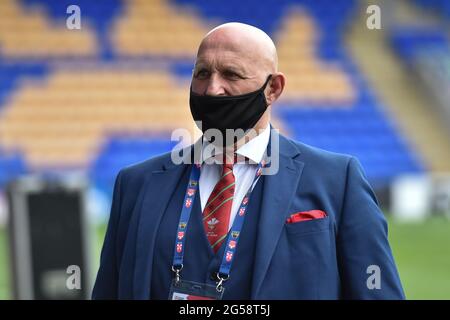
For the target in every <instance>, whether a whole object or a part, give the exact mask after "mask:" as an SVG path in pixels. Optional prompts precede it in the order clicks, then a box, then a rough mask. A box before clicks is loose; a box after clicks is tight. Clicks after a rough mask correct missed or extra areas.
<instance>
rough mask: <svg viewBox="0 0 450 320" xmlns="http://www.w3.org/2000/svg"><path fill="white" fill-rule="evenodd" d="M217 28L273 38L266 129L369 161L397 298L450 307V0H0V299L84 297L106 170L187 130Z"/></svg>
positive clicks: (109, 177)
mask: <svg viewBox="0 0 450 320" xmlns="http://www.w3.org/2000/svg"><path fill="white" fill-rule="evenodd" d="M73 4H75V5H78V6H79V8H80V9H81V29H80V30H70V29H68V28H67V26H66V20H67V18H68V17H70V16H71V14H70V13H69V14H68V13H67V11H66V10H67V8H68V6H69V5H73ZM370 5H377V6H378V7H379V8H380V12H379V13H380V18H381V29H371V28H370V26H371V25H373V19H375V18H376V17H375V18H374V17H372V18H371V16H372V15H373V14H374V13H375V14H376V8H375V9H373V7H370V8H372V9H370V10H369V12H367V10H368V7H369V6H370ZM372 10H375V11H372ZM368 20H369V21H368ZM227 21H239V22H245V23H249V24H252V25H254V26H257V27H259V28H261V29H263V30H264V31H266V32H267V33H268V34H269V35H270V36H271V37H272V38H273V39H274V41H275V43H276V45H277V48H278V54H279V69H280V71H282V72H284V73H285V74H286V76H287V86H286V89H285V92H284V94H283V97H282V99H281V100H280V101H279V102H277V103H276V105H275V106H274V107H273V111H274V119H273V124H274V126H275V127H276V128H279V129H280V130H281V131H282V132H283V133H285V134H287V135H288V136H290V137H292V138H294V139H297V140H299V141H302V142H305V143H307V144H311V145H314V146H317V147H320V148H324V149H327V150H331V151H336V152H341V153H347V154H352V155H354V156H356V157H358V158H359V160H360V161H361V163H362V164H363V166H364V168H365V171H366V174H367V177H368V179H369V180H370V182H371V184H372V186H373V188H374V189H375V191H376V194H377V196H378V199H379V201H380V204H381V206H382V209H383V211H384V212H385V214H386V217H387V219H388V222H389V238H390V242H391V246H392V249H393V253H394V256H395V259H396V262H397V265H398V268H399V272H400V277H401V279H402V282H403V285H404V289H405V291H406V296H407V298H409V299H450V46H449V43H450V42H449V34H450V33H449V31H450V28H449V26H450V1H448V0H410V1H406V0H396V1H389V0H387V1H381V0H380V1H375V0H374V1H362V0H361V1H357V0H328V1H327V0H278V1H269V0H267V1H262V0H248V1H240V0H228V1H216V0H210V1H200V0H96V1H89V0H58V1H55V0H53V1H52V0H0V299H13V298H29V299H33V298H85V297H87V295H88V293H89V291H90V288H91V287H92V283H93V280H94V277H95V273H96V271H97V268H98V264H99V254H100V249H101V245H102V242H103V237H104V233H105V224H106V222H107V219H108V216H109V209H110V202H111V195H112V188H113V183H114V179H115V176H116V174H117V173H118V171H119V169H120V168H122V167H124V166H127V165H130V164H133V163H136V162H139V161H142V160H144V159H147V158H149V157H151V156H153V155H156V154H159V153H162V152H165V151H169V150H171V148H172V147H173V146H174V145H175V144H177V141H171V139H170V138H171V132H172V131H173V130H174V129H177V128H187V129H188V130H192V129H193V123H192V120H191V115H190V111H189V105H188V96H189V84H190V77H191V71H192V68H193V63H194V59H195V54H196V50H197V46H198V44H199V42H200V40H201V39H202V37H203V36H204V34H205V33H206V32H207V31H208V30H209V29H211V28H212V27H214V26H216V25H218V24H220V23H224V22H227ZM371 21H372V22H371ZM69 264H74V265H79V266H80V268H81V275H82V279H83V280H82V289H83V290H82V291H79V293H75V294H74V293H70V294H68V293H67V289H66V287H65V286H66V279H67V277H68V276H69V275H70V274H71V273H70V272H69V271H67V270H66V267H67V266H68V265H69Z"/></svg>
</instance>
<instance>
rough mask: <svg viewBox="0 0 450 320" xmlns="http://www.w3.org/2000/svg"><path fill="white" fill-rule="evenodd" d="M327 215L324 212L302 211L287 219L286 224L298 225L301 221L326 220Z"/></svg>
mask: <svg viewBox="0 0 450 320" xmlns="http://www.w3.org/2000/svg"><path fill="white" fill-rule="evenodd" d="M326 216H327V214H326V213H325V211H322V210H310V211H302V212H297V213H293V214H291V216H290V217H289V218H287V220H286V223H296V222H301V221H308V220H313V219H322V218H325V217H326Z"/></svg>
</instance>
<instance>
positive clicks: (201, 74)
mask: <svg viewBox="0 0 450 320" xmlns="http://www.w3.org/2000/svg"><path fill="white" fill-rule="evenodd" d="M208 75H209V72H208V71H207V70H199V71H197V72H196V73H195V77H196V78H206V77H207V76H208Z"/></svg>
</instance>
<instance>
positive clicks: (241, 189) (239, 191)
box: [199, 124, 270, 230]
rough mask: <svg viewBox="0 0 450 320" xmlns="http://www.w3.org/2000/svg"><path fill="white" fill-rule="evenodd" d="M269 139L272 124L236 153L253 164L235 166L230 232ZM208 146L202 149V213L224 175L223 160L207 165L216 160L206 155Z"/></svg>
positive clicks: (200, 184) (200, 181)
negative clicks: (207, 161)
mask: <svg viewBox="0 0 450 320" xmlns="http://www.w3.org/2000/svg"><path fill="white" fill-rule="evenodd" d="M269 138H270V124H269V125H267V127H266V128H265V129H264V131H263V132H261V133H260V134H259V135H257V136H256V137H254V138H253V139H251V140H250V141H249V142H247V143H246V144H244V145H243V146H241V147H240V148H239V149H237V150H236V153H237V154H238V155H241V156H244V157H247V158H248V159H250V160H251V162H252V163H239V162H238V163H236V164H235V165H234V166H233V174H234V177H235V190H234V198H233V205H232V207H231V214H230V223H229V225H228V230H230V228H231V226H232V225H233V221H234V218H235V217H236V213H237V211H238V209H239V206H240V204H241V202H242V200H243V199H244V196H245V195H246V194H247V191H248V189H249V188H250V187H251V185H252V182H253V179H254V177H255V174H256V168H257V166H258V165H257V164H258V163H259V162H261V160H262V158H263V156H264V153H265V151H266V148H267V145H268V143H269ZM207 145H208V143H204V144H203V148H202V161H203V164H202V167H201V175H200V180H199V192H200V202H201V208H202V212H203V210H204V209H205V206H206V203H207V202H208V199H209V196H210V195H211V193H212V191H213V190H214V187H215V186H216V184H217V182H218V181H219V179H220V177H221V174H222V165H221V164H220V163H221V162H220V161H221V160H218V161H217V163H211V160H209V164H208V163H205V161H206V160H207V159H209V158H213V161H212V162H215V158H214V157H213V156H211V155H210V154H209V155H208V154H206V153H207V152H205V147H206V146H207ZM216 157H217V156H216Z"/></svg>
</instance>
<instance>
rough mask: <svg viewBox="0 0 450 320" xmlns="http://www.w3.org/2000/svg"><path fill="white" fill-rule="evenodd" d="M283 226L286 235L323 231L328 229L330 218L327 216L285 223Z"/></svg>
mask: <svg viewBox="0 0 450 320" xmlns="http://www.w3.org/2000/svg"><path fill="white" fill-rule="evenodd" d="M285 228H286V232H287V234H288V235H295V236H299V235H308V234H312V233H318V232H323V231H325V230H328V229H330V218H329V217H328V216H327V217H324V218H320V219H313V220H308V221H301V222H296V223H286V224H285Z"/></svg>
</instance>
